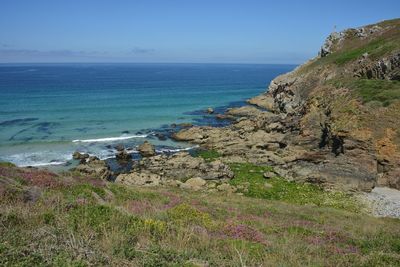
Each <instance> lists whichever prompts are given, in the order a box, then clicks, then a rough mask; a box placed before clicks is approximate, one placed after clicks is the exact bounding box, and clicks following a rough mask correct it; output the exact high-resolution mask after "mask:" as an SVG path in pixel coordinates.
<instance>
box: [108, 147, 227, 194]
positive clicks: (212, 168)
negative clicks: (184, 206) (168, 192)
mask: <svg viewBox="0 0 400 267" xmlns="http://www.w3.org/2000/svg"><path fill="white" fill-rule="evenodd" d="M231 178H233V172H232V171H231V170H230V168H229V166H228V165H226V164H224V163H222V162H221V161H218V160H217V161H213V162H206V161H205V160H204V159H202V158H200V157H192V156H191V155H190V154H189V153H186V152H180V153H177V154H174V155H157V156H153V157H146V158H143V159H142V160H140V161H139V163H138V164H137V166H135V167H134V169H133V170H132V172H131V173H129V174H120V175H118V176H117V179H116V180H115V182H117V183H123V184H129V185H160V184H168V183H169V182H170V181H176V180H177V181H186V183H184V184H186V185H183V188H184V187H186V188H191V189H195V188H194V187H201V186H203V185H204V182H203V181H212V180H214V181H223V180H229V179H231ZM188 181H189V182H188ZM180 184H182V183H180ZM200 184H202V185H200Z"/></svg>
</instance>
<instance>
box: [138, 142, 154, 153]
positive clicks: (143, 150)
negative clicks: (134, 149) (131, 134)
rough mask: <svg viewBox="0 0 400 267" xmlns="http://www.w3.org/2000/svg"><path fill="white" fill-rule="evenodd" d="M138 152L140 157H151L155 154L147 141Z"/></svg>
mask: <svg viewBox="0 0 400 267" xmlns="http://www.w3.org/2000/svg"><path fill="white" fill-rule="evenodd" d="M138 151H139V153H140V155H141V156H142V157H151V156H154V155H155V154H156V150H155V148H154V146H153V145H152V144H150V142H148V141H144V143H143V144H141V145H140V146H139V147H138Z"/></svg>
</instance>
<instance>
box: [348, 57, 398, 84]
mask: <svg viewBox="0 0 400 267" xmlns="http://www.w3.org/2000/svg"><path fill="white" fill-rule="evenodd" d="M354 76H356V77H362V78H367V79H386V80H397V81H400V53H398V54H395V55H391V56H390V57H386V58H382V59H380V60H378V61H373V60H369V59H368V53H366V54H365V55H364V56H363V58H362V59H361V60H360V61H359V66H357V68H356V69H355V73H354Z"/></svg>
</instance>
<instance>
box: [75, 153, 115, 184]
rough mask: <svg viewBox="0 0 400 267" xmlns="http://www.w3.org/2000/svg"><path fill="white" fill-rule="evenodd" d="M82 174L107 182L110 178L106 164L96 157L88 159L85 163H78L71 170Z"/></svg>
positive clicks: (110, 173) (110, 174)
mask: <svg viewBox="0 0 400 267" xmlns="http://www.w3.org/2000/svg"><path fill="white" fill-rule="evenodd" d="M73 170H74V171H76V172H79V173H82V174H88V175H91V176H93V177H96V178H100V179H104V180H108V179H110V177H111V176H112V172H111V171H110V169H109V167H108V166H107V164H106V162H104V161H103V160H100V159H98V158H96V157H93V158H89V160H88V161H87V162H84V163H82V162H81V163H80V164H79V165H78V166H77V167H75V168H74V169H73Z"/></svg>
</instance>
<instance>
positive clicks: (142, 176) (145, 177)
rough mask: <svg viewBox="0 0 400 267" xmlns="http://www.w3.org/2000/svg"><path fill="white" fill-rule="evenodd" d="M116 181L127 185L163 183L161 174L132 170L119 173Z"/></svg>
mask: <svg viewBox="0 0 400 267" xmlns="http://www.w3.org/2000/svg"><path fill="white" fill-rule="evenodd" d="M115 182H116V183H120V184H125V185H137V186H157V185H160V183H161V176H160V175H157V174H154V173H150V172H132V173H127V174H120V175H118V176H117V178H116V179H115Z"/></svg>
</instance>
